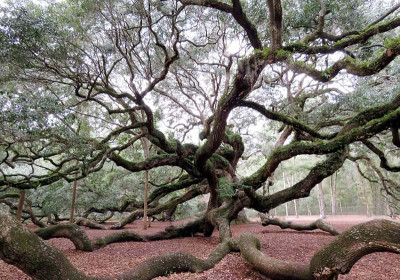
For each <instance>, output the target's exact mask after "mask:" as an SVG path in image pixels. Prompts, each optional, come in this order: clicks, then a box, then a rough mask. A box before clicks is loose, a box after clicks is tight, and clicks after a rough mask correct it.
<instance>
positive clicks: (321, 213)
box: [317, 183, 326, 219]
mask: <svg viewBox="0 0 400 280" xmlns="http://www.w3.org/2000/svg"><path fill="white" fill-rule="evenodd" d="M317 186H318V205H319V216H320V217H321V219H325V218H326V214H325V200H324V192H323V190H322V183H319V184H318V185H317Z"/></svg>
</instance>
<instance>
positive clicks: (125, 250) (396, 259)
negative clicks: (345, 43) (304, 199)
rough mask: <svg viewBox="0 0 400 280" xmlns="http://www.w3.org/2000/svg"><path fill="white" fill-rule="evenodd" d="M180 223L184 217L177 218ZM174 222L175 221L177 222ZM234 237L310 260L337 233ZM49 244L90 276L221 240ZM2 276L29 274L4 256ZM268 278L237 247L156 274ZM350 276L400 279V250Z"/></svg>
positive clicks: (340, 224) (252, 229) (345, 220)
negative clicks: (208, 264) (214, 260)
mask: <svg viewBox="0 0 400 280" xmlns="http://www.w3.org/2000/svg"><path fill="white" fill-rule="evenodd" d="M317 218H318V217H316V216H312V217H311V216H306V217H304V216H302V217H300V218H299V219H296V218H294V217H290V220H293V221H295V222H299V223H302V222H303V223H304V222H309V221H311V220H315V219H317ZM369 219H372V218H367V217H365V216H330V217H328V218H327V219H326V222H328V223H331V224H332V225H334V226H335V227H336V228H337V229H338V230H340V231H343V230H345V229H347V228H349V227H351V226H353V225H355V224H357V223H361V222H365V221H367V220H369ZM397 221H398V222H400V220H399V219H397ZM177 223H181V222H177ZM177 223H174V224H177ZM171 224H172V223H169V222H165V223H162V222H153V223H152V226H151V228H150V229H149V230H147V232H148V233H152V232H157V231H161V230H163V229H164V228H165V227H166V226H169V225H171ZM142 227H143V223H142V221H135V223H133V224H131V225H128V226H127V227H126V229H127V230H130V231H135V232H140V233H145V231H144V230H143V229H142ZM112 232H115V231H113V230H90V229H87V233H88V235H89V237H90V238H91V239H93V238H97V237H101V236H104V235H107V234H110V233H112ZM232 232H233V235H234V237H238V236H240V234H242V233H246V232H249V233H252V234H254V235H255V236H257V237H258V238H259V239H260V241H261V244H262V249H261V250H262V251H263V252H265V253H266V254H269V255H270V256H272V257H275V258H278V259H282V260H287V261H297V262H309V261H310V259H311V257H312V256H313V254H314V253H315V252H316V251H318V249H320V248H321V247H322V246H324V245H325V244H327V243H329V242H330V241H332V240H333V239H334V237H333V236H331V235H329V234H327V233H325V232H322V231H320V230H316V231H305V232H296V231H293V230H282V229H280V228H279V227H277V226H267V227H263V226H261V225H260V224H259V223H253V224H245V225H234V226H232ZM48 242H50V243H51V244H53V245H55V246H57V247H58V248H60V249H61V250H62V251H63V252H64V253H65V254H66V255H67V256H68V258H69V259H70V261H71V262H72V263H73V264H74V265H75V266H76V267H77V268H78V269H80V270H82V271H84V272H85V273H87V274H88V275H91V276H109V277H112V276H113V275H116V274H119V273H122V272H125V271H128V270H130V269H131V268H133V267H135V266H136V265H137V264H138V263H140V262H142V261H143V260H145V259H147V258H149V257H152V256H157V255H161V254H165V253H169V252H176V251H183V252H187V253H190V254H192V255H194V256H196V257H198V258H206V257H207V255H208V254H209V253H210V252H211V251H212V250H213V249H214V248H215V246H216V245H217V243H218V232H215V233H214V234H213V236H212V237H209V238H206V237H203V236H200V235H199V236H195V237H189V238H181V239H174V240H165V241H154V242H146V243H142V242H140V243H137V242H130V243H117V244H111V245H109V246H107V247H105V248H102V249H99V250H96V251H94V252H92V253H87V252H80V251H76V250H75V249H74V245H73V244H72V242H71V241H69V240H68V239H52V240H50V241H48ZM0 279H2V280H3V279H4V280H5V279H7V280H9V279H13V280H14V279H16V280H17V279H18V280H19V279H31V278H30V277H28V276H26V275H25V274H24V273H23V272H21V271H20V270H18V269H17V268H15V267H13V266H11V265H7V264H5V263H4V262H2V261H1V260H0ZM177 279H179V280H182V279H185V280H192V279H193V280H206V279H210V280H211V279H218V280H236V279H238V280H239V279H241V280H243V279H248V280H267V279H269V278H267V277H265V276H263V275H261V274H259V273H258V272H256V271H255V270H253V269H252V268H251V266H250V265H248V264H247V263H246V262H245V261H244V260H243V259H242V258H241V257H240V254H239V253H232V254H229V255H228V256H226V257H225V258H224V259H223V260H222V261H221V262H220V263H219V264H217V265H216V266H215V267H214V268H213V269H211V270H208V271H206V272H204V273H198V274H193V273H180V274H170V275H167V276H166V277H158V278H157V280H177ZM340 279H346V280H350V279H351V280H356V279H357V280H363V279H368V280H369V279H374V280H400V255H395V254H390V253H375V254H371V255H368V256H365V257H364V258H362V259H361V260H360V261H359V262H358V263H356V264H355V266H354V267H353V269H352V270H351V272H350V274H348V275H346V276H341V277H340Z"/></svg>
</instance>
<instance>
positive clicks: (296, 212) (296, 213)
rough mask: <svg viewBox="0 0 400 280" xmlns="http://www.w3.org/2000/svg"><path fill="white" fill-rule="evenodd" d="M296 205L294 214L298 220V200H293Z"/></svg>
mask: <svg viewBox="0 0 400 280" xmlns="http://www.w3.org/2000/svg"><path fill="white" fill-rule="evenodd" d="M293 203H294V213H295V215H296V218H297V219H298V218H299V212H298V211H297V199H295V200H293Z"/></svg>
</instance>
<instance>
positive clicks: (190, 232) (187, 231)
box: [93, 218, 204, 248]
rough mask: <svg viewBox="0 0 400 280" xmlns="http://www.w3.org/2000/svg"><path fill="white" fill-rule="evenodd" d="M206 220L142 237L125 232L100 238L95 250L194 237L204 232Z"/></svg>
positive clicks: (95, 242)
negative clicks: (135, 243)
mask: <svg viewBox="0 0 400 280" xmlns="http://www.w3.org/2000/svg"><path fill="white" fill-rule="evenodd" d="M203 222H204V218H198V219H196V220H194V221H191V222H188V223H186V224H183V225H180V226H170V227H167V228H166V229H165V230H164V231H161V232H156V233H153V234H147V235H141V234H137V233H134V232H129V231H123V232H118V233H115V234H110V235H107V236H105V237H103V238H98V239H96V240H94V241H93V247H94V248H101V247H105V246H107V245H109V244H112V243H118V242H127V241H142V242H145V241H154V240H166V239H173V238H178V237H190V236H194V235H195V234H196V233H198V232H202V230H203Z"/></svg>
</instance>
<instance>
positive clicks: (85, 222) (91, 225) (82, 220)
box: [75, 217, 106, 229]
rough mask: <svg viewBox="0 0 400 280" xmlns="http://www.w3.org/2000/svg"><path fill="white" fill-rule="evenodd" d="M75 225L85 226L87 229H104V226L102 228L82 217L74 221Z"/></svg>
mask: <svg viewBox="0 0 400 280" xmlns="http://www.w3.org/2000/svg"><path fill="white" fill-rule="evenodd" d="M75 224H77V225H79V226H85V227H88V228H91V229H106V227H105V226H103V225H101V224H99V223H96V222H94V221H91V220H89V219H86V218H83V217H80V218H78V219H76V220H75Z"/></svg>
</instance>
